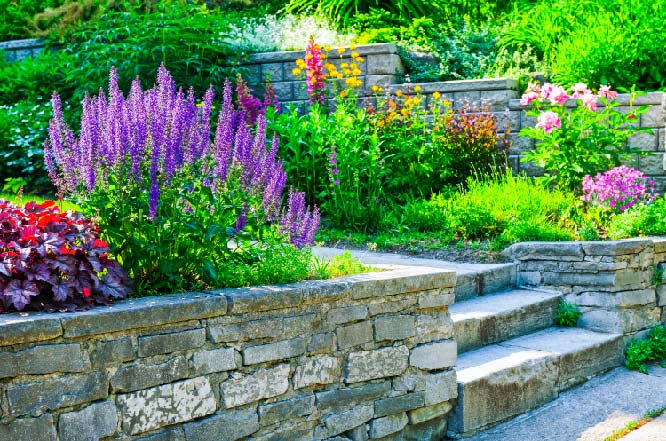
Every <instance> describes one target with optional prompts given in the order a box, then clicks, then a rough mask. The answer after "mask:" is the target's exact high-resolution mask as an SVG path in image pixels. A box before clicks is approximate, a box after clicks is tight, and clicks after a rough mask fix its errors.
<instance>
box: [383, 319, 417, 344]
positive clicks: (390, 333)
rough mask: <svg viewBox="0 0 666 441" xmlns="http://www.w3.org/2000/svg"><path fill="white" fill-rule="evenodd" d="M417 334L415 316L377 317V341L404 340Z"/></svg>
mask: <svg viewBox="0 0 666 441" xmlns="http://www.w3.org/2000/svg"><path fill="white" fill-rule="evenodd" d="M415 334H416V318H415V317H414V316H413V315H396V316H384V317H377V318H376V319H375V341H385V340H391V341H394V340H404V339H406V338H409V337H413V336H414V335H415Z"/></svg>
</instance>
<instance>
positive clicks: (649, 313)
mask: <svg viewBox="0 0 666 441" xmlns="http://www.w3.org/2000/svg"><path fill="white" fill-rule="evenodd" d="M660 313H661V308H658V307H657V308H648V307H643V308H639V309H622V310H615V311H607V310H604V309H595V310H591V311H583V315H582V316H581V317H580V320H579V321H578V325H579V326H582V327H584V328H588V329H594V330H598V331H606V332H617V333H619V334H625V335H626V334H632V333H634V332H637V331H641V330H643V329H648V328H651V327H652V326H654V325H656V324H657V323H659V320H660V319H661V317H660Z"/></svg>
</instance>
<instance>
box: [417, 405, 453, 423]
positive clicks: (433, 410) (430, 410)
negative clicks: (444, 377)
mask: <svg viewBox="0 0 666 441" xmlns="http://www.w3.org/2000/svg"><path fill="white" fill-rule="evenodd" d="M451 408H452V406H451V403H449V402H444V403H439V404H435V405H433V406H428V407H421V408H419V409H414V410H410V411H409V412H408V415H409V422H410V424H421V423H424V422H426V421H430V420H432V419H435V418H439V417H442V416H444V415H446V414H448V413H449V412H450V411H451Z"/></svg>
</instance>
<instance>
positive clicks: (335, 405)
mask: <svg viewBox="0 0 666 441" xmlns="http://www.w3.org/2000/svg"><path fill="white" fill-rule="evenodd" d="M389 392H391V384H390V383H389V382H384V383H379V384H377V383H374V384H372V383H371V384H367V385H364V386H361V387H356V388H350V389H337V390H330V391H324V392H316V394H315V395H316V397H317V408H318V409H319V410H320V411H321V412H322V413H329V412H340V411H341V410H344V409H348V408H351V407H354V406H357V405H359V404H360V403H370V402H373V401H375V400H378V399H380V398H383V397H385V396H386V395H388V394H389Z"/></svg>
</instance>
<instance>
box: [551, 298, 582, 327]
mask: <svg viewBox="0 0 666 441" xmlns="http://www.w3.org/2000/svg"><path fill="white" fill-rule="evenodd" d="M581 315H582V313H581V312H580V309H578V307H577V306H576V305H574V304H571V303H569V302H567V301H564V300H562V301H560V303H559V304H558V305H557V309H556V310H555V317H554V320H555V324H556V325H557V326H567V327H573V326H576V323H578V319H579V318H580V316H581Z"/></svg>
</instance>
